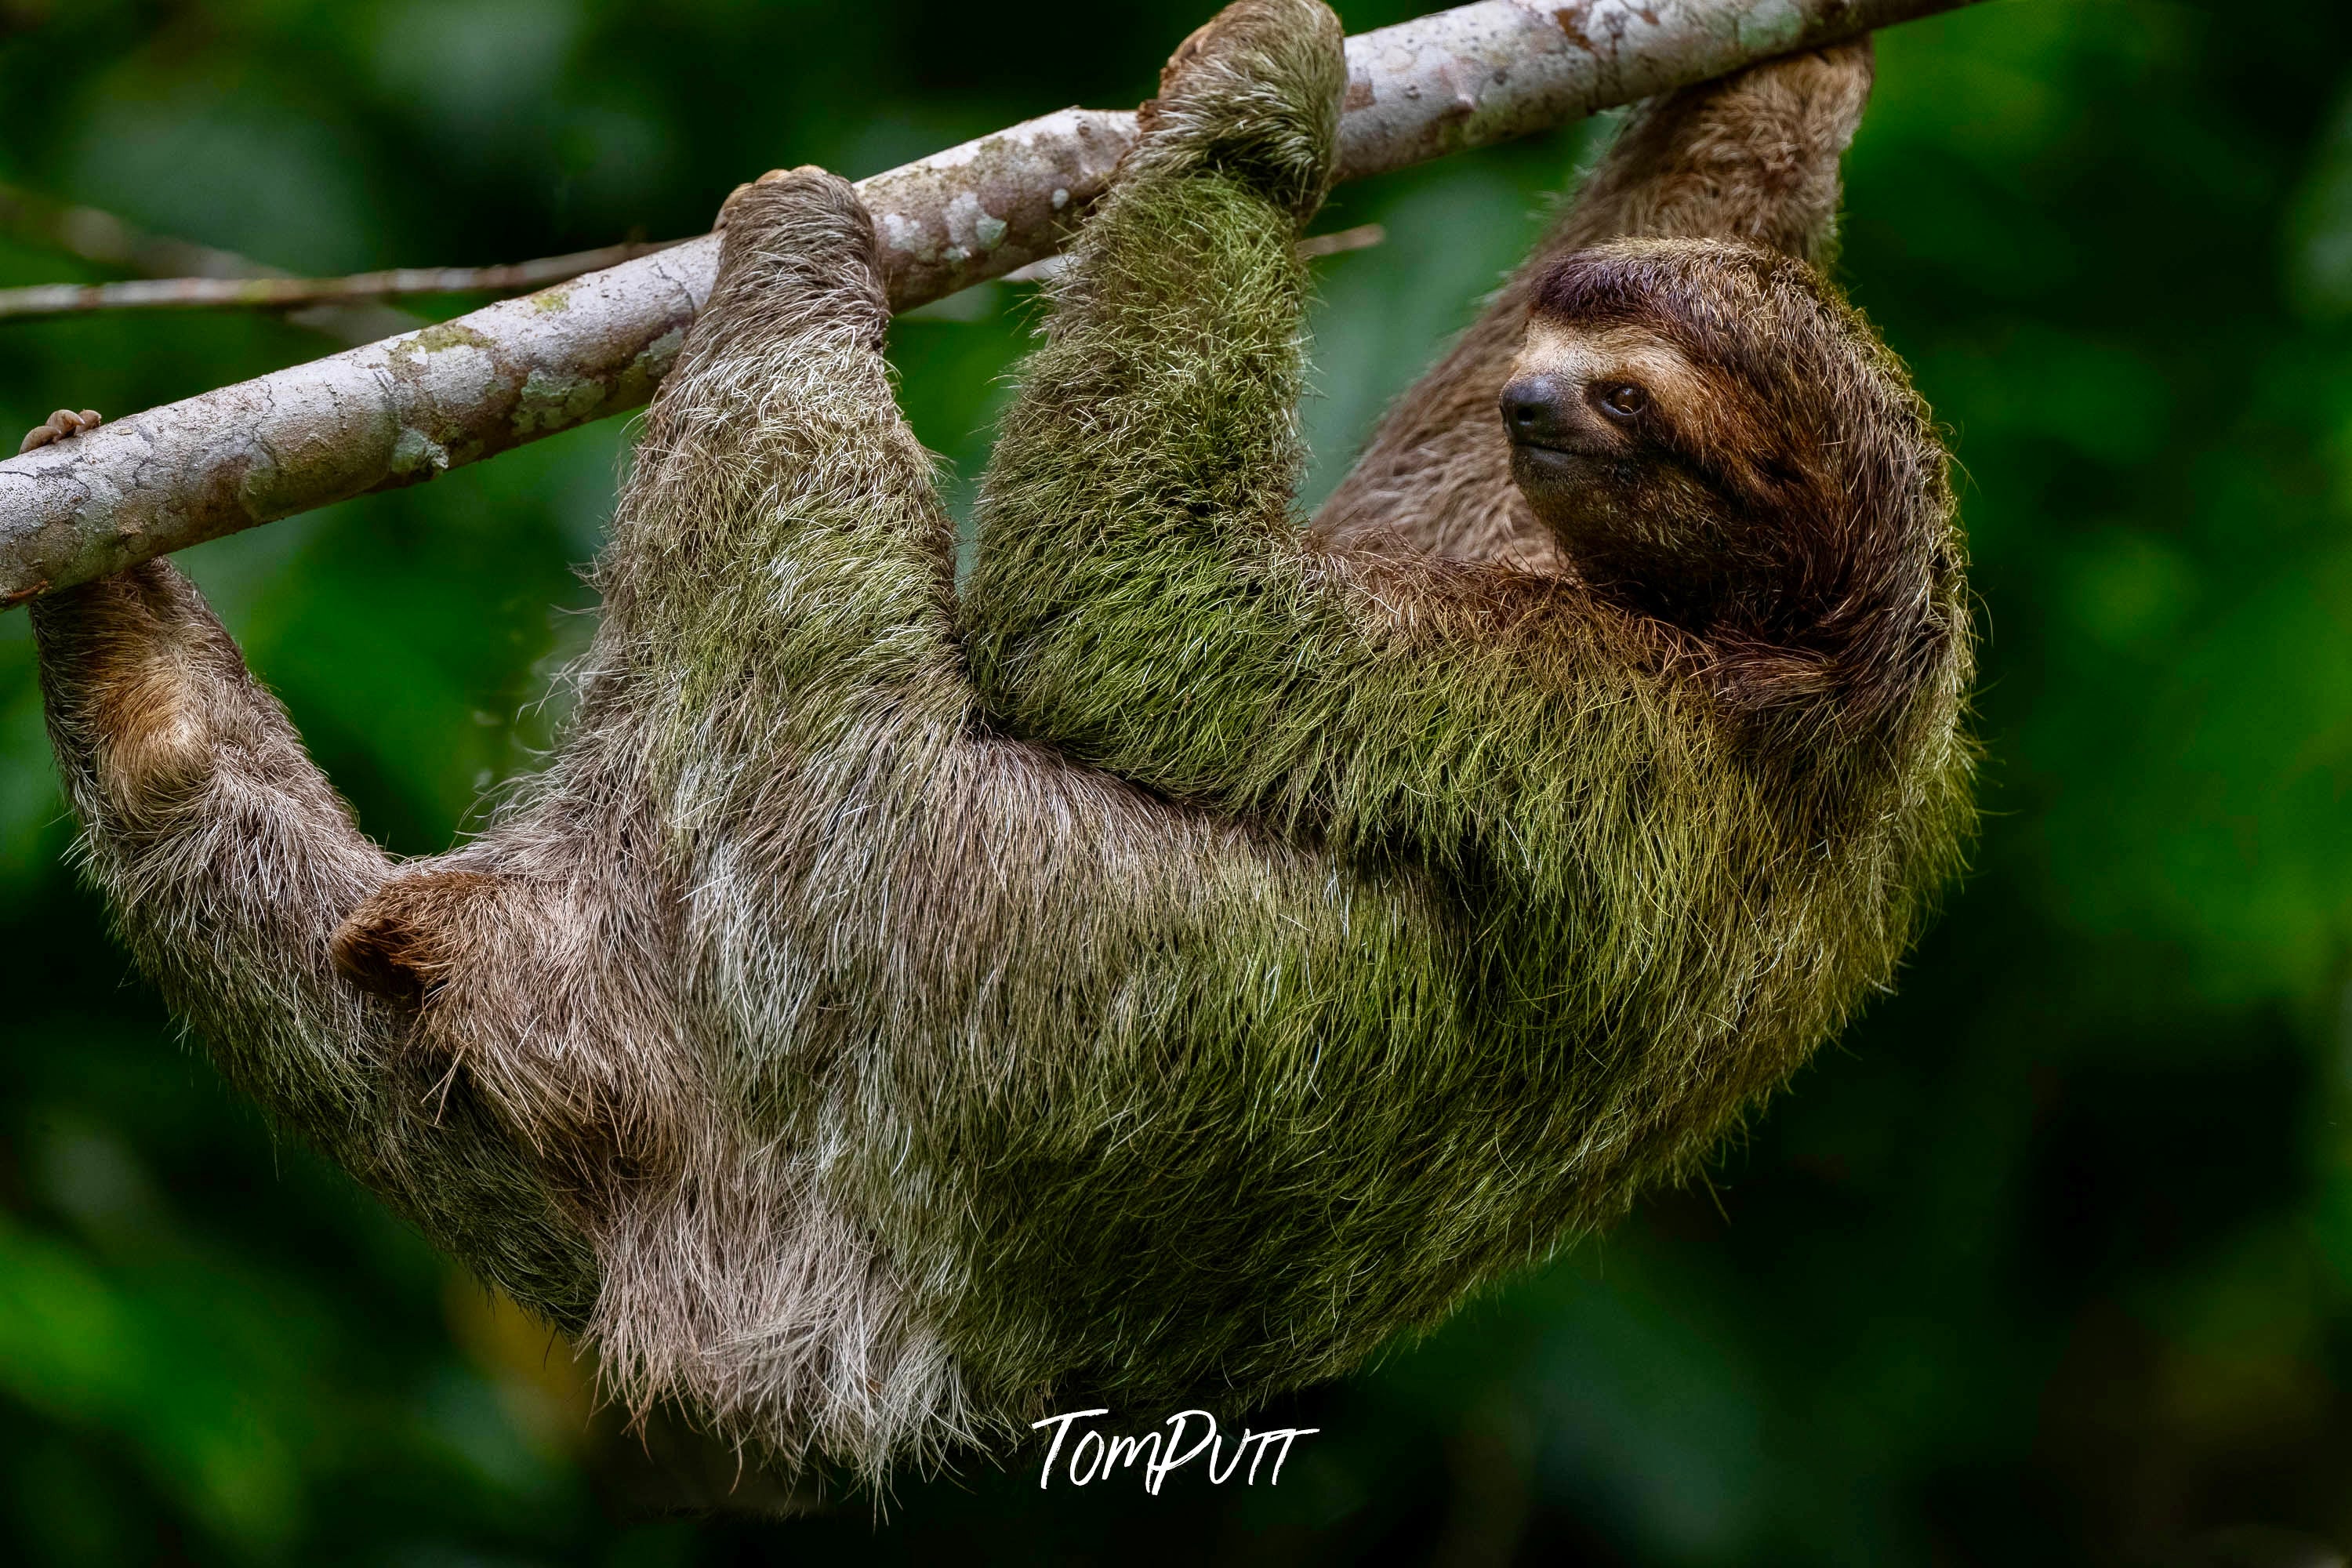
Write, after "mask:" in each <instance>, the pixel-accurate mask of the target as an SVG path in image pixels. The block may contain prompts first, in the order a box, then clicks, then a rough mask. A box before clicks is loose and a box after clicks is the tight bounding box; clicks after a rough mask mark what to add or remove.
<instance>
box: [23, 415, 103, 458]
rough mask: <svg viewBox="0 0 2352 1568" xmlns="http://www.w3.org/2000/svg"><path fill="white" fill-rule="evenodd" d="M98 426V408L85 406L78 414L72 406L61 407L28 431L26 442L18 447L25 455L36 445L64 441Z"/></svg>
mask: <svg viewBox="0 0 2352 1568" xmlns="http://www.w3.org/2000/svg"><path fill="white" fill-rule="evenodd" d="M97 427H98V410H97V409H95V408H85V409H83V410H82V411H81V412H80V413H79V414H77V413H75V412H74V411H73V410H72V409H70V408H60V409H58V411H57V412H56V413H55V414H52V415H50V416H49V417H48V420H47V423H45V424H40V425H36V426H33V427H32V429H31V430H29V431H28V432H26V436H25V440H24V444H23V445H21V446H19V447H17V448H16V455H17V456H18V457H20V458H21V457H23V456H24V455H25V454H26V453H27V452H29V451H31V450H32V449H33V448H34V447H46V446H47V445H48V444H49V443H50V442H52V441H62V440H64V439H65V438H66V437H68V436H79V435H80V434H81V433H82V432H83V431H85V430H94V429H96V428H97Z"/></svg>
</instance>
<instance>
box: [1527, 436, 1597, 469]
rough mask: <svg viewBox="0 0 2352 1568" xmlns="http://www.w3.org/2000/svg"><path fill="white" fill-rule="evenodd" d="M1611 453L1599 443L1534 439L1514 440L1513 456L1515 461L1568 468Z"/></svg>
mask: <svg viewBox="0 0 2352 1568" xmlns="http://www.w3.org/2000/svg"><path fill="white" fill-rule="evenodd" d="M1608 455H1609V454H1607V453H1605V452H1603V451H1601V450H1600V449H1599V448H1598V447H1597V445H1588V444H1586V443H1583V442H1579V441H1573V440H1567V441H1562V440H1552V441H1532V440H1514V441H1512V443H1511V458H1512V460H1513V461H1514V462H1521V461H1524V462H1529V463H1535V464H1538V465H1539V466H1540V467H1543V468H1568V467H1570V466H1571V465H1574V464H1578V463H1590V462H1592V461H1593V460H1595V459H1596V458H1603V457H1607V456H1608Z"/></svg>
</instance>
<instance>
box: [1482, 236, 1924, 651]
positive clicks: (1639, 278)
mask: <svg viewBox="0 0 2352 1568" xmlns="http://www.w3.org/2000/svg"><path fill="white" fill-rule="evenodd" d="M1501 412H1502V418H1503V426H1504V429H1505V431H1506V432H1507V435H1508V437H1509V438H1510V442H1511V471H1512V477H1513V478H1514V479H1516V480H1517V484H1518V487H1519V489H1520V492H1521V493H1522V494H1524V495H1525V496H1526V497H1527V499H1528V503H1529V504H1530V505H1531V506H1532V507H1533V508H1534V510H1535V511H1536V514H1537V515H1538V517H1539V518H1541V519H1542V520H1543V521H1544V522H1545V523H1546V524H1547V525H1548V526H1549V528H1550V530H1551V531H1552V533H1553V534H1554V536H1555V537H1556V538H1557V539H1558V540H1559V544H1560V547H1561V549H1562V550H1563V551H1564V552H1566V553H1567V555H1568V556H1569V558H1570V560H1571V561H1572V562H1573V563H1575V566H1576V570H1577V573H1578V574H1579V575H1580V577H1582V578H1583V579H1584V580H1585V581H1586V582H1587V583H1588V584H1591V587H1592V588H1593V589H1594V590H1595V591H1596V592H1597V593H1599V594H1601V595H1603V596H1604V597H1607V598H1610V599H1612V600H1614V601H1616V602H1618V603H1620V604H1622V605H1625V606H1627V607H1628V608H1632V609H1634V610H1637V611H1639V612H1641V613H1643V614H1646V615H1651V616H1657V617H1659V618H1661V619H1664V620H1667V621H1671V622H1673V623H1675V624H1676V625H1678V626H1685V627H1686V628H1689V629H1691V630H1693V631H1697V632H1701V633H1707V632H1722V633H1725V634H1727V635H1731V636H1737V637H1755V638H1760V639H1764V640H1769V641H1772V642H1776V643H1780V644H1783V645H1787V644H1790V643H1795V644H1802V645H1810V646H1816V647H1821V646H1823V645H1822V642H1821V639H1822V637H1825V636H1826V637H1830V638H1831V639H1832V641H1840V640H1844V634H1842V633H1841V632H1840V626H1841V624H1843V623H1854V622H1856V621H1857V617H1860V618H1862V619H1873V618H1881V617H1883V615H1884V614H1885V612H1886V611H1888V610H1890V609H1891V608H1894V607H1895V605H1900V604H1903V603H1906V602H1916V601H1917V600H1918V599H1919V598H1920V597H1921V596H1922V590H1923V589H1925V588H1926V586H1927V579H1928V575H1929V574H1932V573H1933V572H1934V571H1935V570H1936V568H1937V561H1936V559H1935V558H1936V556H1937V553H1938V545H1939V542H1942V541H1944V540H1945V539H1946V537H1947V536H1948V532H1949V524H1950V500H1949V495H1948V489H1946V486H1945V480H1944V458H1943V449H1942V447H1941V446H1940V445H1939V444H1938V443H1937V439H1936V437H1935V433H1934V431H1933V430H1932V428H1931V427H1930V426H1929V425H1928V423H1927V415H1926V411H1925V409H1924V407H1923V406H1922V405H1920V403H1919V401H1918V399H1917V398H1916V395H1914V394H1913V393H1912V391H1911V389H1910V386H1909V384H1908V383H1907V381H1906V379H1905V377H1904V375H1903V372H1902V368H1901V366H1900V365H1899V364H1897V363H1895V360H1894V358H1893V357H1892V356H1891V355H1890V354H1888V353H1887V352H1886V350H1885V348H1884V346H1882V345H1881V344H1880V343H1879V342H1878V341H1877V339H1876V338H1875V337H1874V336H1873V335H1872V333H1871V331H1870V330H1869V328H1868V327H1867V326H1866V325H1865V324H1864V322H1863V321H1862V320H1861V318H1860V317H1859V316H1858V315H1857V314H1855V312H1854V311H1853V310H1852V309H1851V308H1850V307H1848V306H1846V305H1845V304H1844V303H1843V301H1842V300H1838V299H1837V298H1836V297H1835V296H1834V295H1833V294H1832V293H1831V292H1830V291H1829V290H1828V289H1827V288H1826V287H1825V286H1824V285H1823V284H1822V281H1821V280H1820V279H1819V277H1818V275H1817V274H1815V273H1814V272H1813V270H1812V269H1811V268H1809V267H1807V266H1806V265H1805V264H1804V263H1802V262H1801V261H1797V260H1795V259H1793V258H1789V257H1786V256H1782V255H1780V254H1778V253H1777V252H1773V251H1769V250H1766V249H1763V248H1761V247H1756V246H1749V245H1741V244H1728V243H1724V242H1720V241H1699V240H1629V241H1621V242H1619V243H1616V244H1612V245H1607V246H1601V247H1595V248H1593V249H1590V250H1583V251H1579V252H1577V253H1575V254H1573V255H1570V256H1568V257H1566V258H1562V259H1561V260H1560V261H1559V263H1558V264H1556V265H1555V266H1554V267H1552V268H1551V269H1550V270H1549V271H1548V272H1547V273H1546V274H1545V275H1544V276H1543V277H1542V278H1541V279H1539V280H1538V284H1537V287H1536V290H1535V295H1534V299H1533V301H1532V308H1531V310H1530V312H1529V316H1528V329H1527V336H1526V338H1525V340H1524V341H1523V342H1522V343H1521V345H1520V349H1519V353H1518V358H1517V361H1516V363H1514V364H1513V366H1512V369H1511V374H1510V375H1509V378H1508V380H1507V384H1506V385H1505V387H1504V389H1503V395H1502V408H1501ZM1865 629H1866V628H1865V627H1864V626H1861V625H1859V624H1853V625H1850V626H1846V627H1845V631H1846V633H1854V632H1863V631H1864V630H1865ZM1825 651H1827V650H1826V648H1825Z"/></svg>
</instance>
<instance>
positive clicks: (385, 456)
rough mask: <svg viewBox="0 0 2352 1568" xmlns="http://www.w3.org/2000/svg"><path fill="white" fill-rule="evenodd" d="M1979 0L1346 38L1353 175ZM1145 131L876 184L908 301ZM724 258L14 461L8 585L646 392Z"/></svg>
mask: <svg viewBox="0 0 2352 1568" xmlns="http://www.w3.org/2000/svg"><path fill="white" fill-rule="evenodd" d="M1970 3H1972V0H1566V3H1564V4H1557V5H1555V4H1549V3H1541V4H1539V3H1538V0H1482V3H1480V4H1477V5H1464V6H1460V7H1458V8H1456V9H1454V10H1452V11H1443V12H1439V13H1437V14H1436V15H1434V16H1423V17H1422V18H1421V19H1419V20H1418V21H1413V22H1407V23H1403V24H1402V25H1400V26H1394V27H1385V28H1382V29H1381V30H1380V31H1378V32H1374V33H1368V34H1364V35H1361V36H1360V37H1354V38H1350V39H1349V41H1348V63H1349V85H1348V96H1347V112H1346V114H1345V117H1344V118H1343V119H1342V121H1341V122H1340V128H1339V138H1340V149H1339V175H1340V177H1341V178H1343V179H1358V178H1361V177H1363V176H1365V175H1368V174H1381V173H1384V172H1386V171H1389V170H1391V169H1399V168H1402V167H1404V166H1406V165H1408V164H1412V163H1422V162H1424V161H1426V160H1428V159H1431V158H1434V157H1437V156H1439V155H1440V154H1442V153H1452V152H1457V151H1460V150H1462V149H1464V148H1469V147H1480V146H1485V145H1487V144H1489V143H1491V142H1501V141H1505V140H1507V139H1508V138H1511V137H1514V136H1520V135H1524V134H1527V133H1528V132H1534V131H1540V130H1544V129H1547V128H1549V127H1551V126H1555V125H1559V124H1562V123H1565V122H1566V121H1570V120H1574V119H1577V118H1579V117H1580V116H1583V115H1587V114H1591V113H1592V112H1594V111H1595V110H1601V109H1605V108H1609V107H1612V106H1613V105H1617V104H1622V103H1630V102H1632V101H1633V100H1636V99H1640V98H1644V97H1647V96H1649V95H1650V94H1653V93H1656V92H1661V91H1664V90H1665V89H1670V88H1674V87H1678V86H1681V85H1683V84H1685V83H1688V82H1693V81H1700V80H1704V79H1706V78H1709V77H1713V76H1719V75H1721V74H1723V73H1724V72H1726V71H1729V70H1733V69H1736V68H1738V67H1740V66H1742V65H1745V64H1747V63H1748V61H1750V60H1754V59H1759V58H1765V57H1767V56H1769V55H1775V54H1782V53H1786V52H1789V51H1790V50H1794V49H1799V48H1806V47H1816V46H1819V45H1822V44H1825V43H1830V42H1834V41H1836V40H1838V39H1841V38H1846V37H1853V36H1854V35H1856V34H1859V33H1863V32H1866V31H1868V30H1870V29H1871V28H1874V27H1877V26H1884V25H1885V24H1888V23H1893V22H1900V21H1906V20H1908V19H1910V18H1912V17H1915V16H1927V15H1930V14H1932V13H1935V12H1940V11H1948V10H1953V9H1956V8H1957V7H1958V6H1960V5H1968V4H1970ZM1134 134H1135V117H1134V115H1133V114H1131V113H1126V112H1112V111H1107V110H1082V109H1066V110H1062V111H1061V112H1059V113H1057V114H1049V115H1047V116H1045V118H1043V119H1041V120H1033V121H1028V122H1027V123H1025V124H1022V125H1016V126H1014V127H1013V128H1012V129H1011V130H1009V131H1004V132H999V133H998V134H996V135H994V136H989V137H984V138H982V140H980V141H978V142H967V143H965V144H964V145H963V146H961V147H955V148H950V150H948V151H947V152H945V153H937V154H935V155H934V156H932V157H929V158H926V159H924V160H923V161H922V162H920V163H910V164H908V165H907V166H906V167H904V168H900V169H894V170H892V171H890V172H889V173H887V174H877V175H875V176H874V177H873V178H872V179H869V180H866V181H864V182H863V183H861V184H859V186H858V194H859V195H861V196H862V197H863V198H864V199H865V202H866V206H867V207H868V208H869V209H871V210H872V212H873V214H874V216H875V222H876V226H877V228H878V230H879V232H880V235H881V238H882V247H883V255H884V268H885V272H886V275H887V279H886V280H887V286H888V289H889V294H890V300H891V303H892V305H893V306H894V307H895V308H897V309H899V310H906V309H908V308H910V307H912V306H915V305H919V304H923V303H925V302H927V301H929V300H936V299H939V298H940V297H941V296H943V295H946V294H951V293H953V292H955V291H956V290H957V289H963V288H968V287H970V286H971V285H972V284H974V283H978V282H981V281H982V280H983V279H990V278H996V277H1001V276H1003V274H1004V273H1007V272H1010V271H1012V270H1013V269H1014V268H1019V267H1024V266H1026V265H1028V264H1029V263H1031V262H1033V261H1035V260H1037V259H1038V258H1041V257H1045V256H1047V255H1050V254H1052V253H1054V252H1055V250H1057V249H1058V248H1059V247H1060V245H1061V243H1062V240H1063V238H1064V237H1065V236H1066V234H1067V233H1068V232H1069V227H1070V225H1071V223H1072V221H1073V220H1074V219H1075V218H1076V217H1077V216H1079V215H1080V214H1082V213H1083V212H1084V211H1085V210H1086V208H1087V205H1088V204H1089V203H1091V202H1093V201H1094V200H1095V199H1096V198H1097V196H1098V195H1101V193H1102V191H1103V188H1104V186H1105V184H1106V183H1107V182H1108V179H1109V177H1110V173H1111V170H1112V169H1113V167H1114V166H1115V165H1116V164H1117V163H1118V157H1119V154H1120V153H1123V152H1124V151H1126V149H1127V146H1128V144H1129V142H1130V141H1131V140H1132V139H1133V137H1134ZM717 260H718V246H717V242H716V241H715V240H714V239H713V238H711V237H709V236H705V237H702V238H699V239H694V240H689V241H688V242H687V243H685V244H683V245H680V246H678V247H676V248H674V249H670V250H665V251H663V252H661V253H660V254H658V255H655V256H647V257H642V258H638V259H637V260H635V261H629V262H625V263H623V264H622V265H620V266H618V267H614V268H610V269H608V270H605V271H603V272H595V273H591V274H589V275H588V276H586V277H583V278H580V279H575V280H573V281H572V282H569V283H563V284H558V285H557V286H555V287H553V288H551V289H543V290H541V292H539V293H536V294H530V295H526V296H524V297H523V298H521V299H518V300H505V301H503V302H501V303H499V304H496V305H492V306H489V307H488V308H486V309H484V310H477V311H475V312H473V313H472V314H470V315H467V316H461V317H459V318H457V320H455V321H445V322H442V323H440V324H438V325H436V326H431V327H426V328H425V329H424V330H423V331H416V332H412V333H408V334H406V335H405V336H403V337H398V338H394V339H392V340H390V341H388V342H381V343H374V344H371V345H369V346H368V347H365V348H361V349H354V350H352V351H350V352H349V353H341V354H336V355H333V356H332V357H331V358H328V359H322V360H316V361H313V362H311V363H309V364H302V365H296V366H293V367H291V368H289V369H287V370H282V371H278V372H277V373H275V374H270V375H266V376H262V377H260V378H258V379H257V380H254V381H248V382H244V383H241V384H237V385H235V386H227V387H222V388H220V389H219V390H217V391H214V392H208V393H205V394H202V395H199V396H195V397H192V398H189V399H187V400H186V401H184V402H181V403H174V404H171V405H167V406H165V407H162V408H154V409H150V410H148V411H147V412H145V413H143V414H136V415H133V416H131V417H129V418H127V419H122V420H119V421H117V422H115V423H113V424H110V425H106V426H100V428H99V429H97V430H94V431H91V432H90V433H89V434H88V435H85V436H80V437H76V438H74V439H72V440H70V441H61V442H58V443H56V444H54V445H51V446H48V447H41V448H39V449H37V450H36V451H33V452H30V453H28V454H26V455H25V456H23V457H20V458H12V459H10V460H8V461H6V462H0V605H13V604H18V603H21V602H23V601H24V600H26V599H29V598H31V597H33V596H35V595H38V594H42V593H46V592H48V591H49V590H51V589H53V588H58V587H63V586H67V585H68V584H75V583H80V582H86V581H88V580H89V579H90V578H93V577H98V576H102V575H104V574H108V573H110V572H116V571H120V570H121V569H122V568H123V567H125V566H128V565H130V564H131V563H134V562H138V561H143V560H146V559H148V558H149V557H151V556H154V555H160V554H163V553H164V552H168V551H173V550H179V549H184V548H185V547H186V546H188V545H191V544H195V543H199V542H203V541H205V540H207V539H215V538H217V537H219V536H220V535H222V534H225V533H231V532H235V531H237V530H239V529H243V528H250V527H252V526H254V525H255V524H257V523H262V522H268V521H273V520H275V519H278V518H281V517H289V516H291V515H293V514H294V513H296V512H300V511H308V510H311V509H312V508H314V507H321V506H326V505H329V504H331V503H332V502H334V501H339V500H346V499H348V498H350V497H352V496H356V495H362V494H364V493H366V492H368V491H370V490H377V489H393V488H395V487H398V486H402V485H410V484H416V483H420V482H422V481H424V480H426V479H432V478H433V477H434V476H436V474H439V473H441V472H443V471H444V470H446V469H448V468H456V467H457V466H458V465H460V464H463V463H470V462H474V461H477V460H478V459H480V458H487V457H490V456H493V455H495V454H497V453H499V452H502V451H506V450H508V449H509V448H510V447H516V446H520V444H522V443H523V442H526V441H533V440H537V439H538V438H540V437H542V436H549V435H552V434H554V433H555V432H557V431H559V430H566V429H569V428H571V427H572V426H575V425H579V424H583V423H584V422H586V421H587V420H590V419H599V418H603V417H604V416H607V415H611V414H617V413H621V412H623V411H625V410H627V409H631V408H635V407H637V406H638V405H641V404H643V403H645V402H646V399H648V398H649V397H651V396H652V395H653V390H654V387H655V386H656V384H658V383H659V382H660V380H661V378H662V376H663V374H665V373H666V372H667V370H668V369H669V367H670V365H671V364H672V363H674V362H675V361H676V359H677V351H678V346H679V344H680V342H682V341H683V339H684V338H685V335H686V329H687V326H688V323H690V322H691V321H693V319H694V313H695V311H696V310H697V309H698V307H699V306H700V305H701V303H702V300H703V299H704V297H705V296H706V295H707V294H708V293H709V288H710V284H711V279H712V273H713V271H714V269H715V268H716V265H717Z"/></svg>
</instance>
